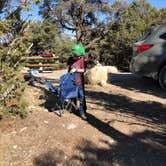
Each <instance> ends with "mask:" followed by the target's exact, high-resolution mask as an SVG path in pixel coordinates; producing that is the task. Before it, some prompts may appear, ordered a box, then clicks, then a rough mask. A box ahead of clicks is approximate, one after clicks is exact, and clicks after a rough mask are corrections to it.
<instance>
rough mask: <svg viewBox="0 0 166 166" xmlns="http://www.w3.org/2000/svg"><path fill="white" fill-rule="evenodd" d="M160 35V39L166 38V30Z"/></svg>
mask: <svg viewBox="0 0 166 166" xmlns="http://www.w3.org/2000/svg"><path fill="white" fill-rule="evenodd" d="M159 37H160V39H164V40H166V32H164V33H163V34H161V35H160V36H159Z"/></svg>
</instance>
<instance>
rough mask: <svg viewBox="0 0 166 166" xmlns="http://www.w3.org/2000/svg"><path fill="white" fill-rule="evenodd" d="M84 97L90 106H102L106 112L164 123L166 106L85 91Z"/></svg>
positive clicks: (165, 120) (149, 121) (148, 121)
mask: <svg viewBox="0 0 166 166" xmlns="http://www.w3.org/2000/svg"><path fill="white" fill-rule="evenodd" d="M86 96H88V97H89V98H91V99H92V102H91V103H92V104H95V105H98V106H101V105H103V106H104V107H105V109H106V111H111V112H113V111H114V112H120V113H123V114H125V115H132V116H134V117H136V118H138V119H139V120H142V121H145V122H147V123H156V124H165V123H166V111H165V110H166V105H162V104H160V103H158V102H148V101H147V102H145V101H133V100H131V99H130V98H128V97H126V96H121V95H114V94H109V93H105V92H95V91H87V92H86ZM96 108H97V106H96Z"/></svg>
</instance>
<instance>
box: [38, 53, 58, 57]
mask: <svg viewBox="0 0 166 166" xmlns="http://www.w3.org/2000/svg"><path fill="white" fill-rule="evenodd" d="M40 56H41V57H54V56H55V55H54V54H41V55H40Z"/></svg>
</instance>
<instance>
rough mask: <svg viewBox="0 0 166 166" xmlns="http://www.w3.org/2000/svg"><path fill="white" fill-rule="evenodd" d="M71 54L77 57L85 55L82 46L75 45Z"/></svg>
mask: <svg viewBox="0 0 166 166" xmlns="http://www.w3.org/2000/svg"><path fill="white" fill-rule="evenodd" d="M71 51H72V53H74V54H76V55H77V56H84V55H85V48H84V47H83V46H82V44H75V45H74V46H73V47H72V49H71Z"/></svg>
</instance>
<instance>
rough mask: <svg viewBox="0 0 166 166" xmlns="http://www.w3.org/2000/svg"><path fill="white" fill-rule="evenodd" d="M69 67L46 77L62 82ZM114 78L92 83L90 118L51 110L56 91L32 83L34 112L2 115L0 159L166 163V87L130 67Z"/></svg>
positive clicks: (27, 164) (127, 165)
mask: <svg viewBox="0 0 166 166" xmlns="http://www.w3.org/2000/svg"><path fill="white" fill-rule="evenodd" d="M64 72H65V71H64V70H59V71H55V72H53V73H43V74H42V77H43V78H47V79H50V80H52V81H53V82H54V83H55V85H56V84H57V82H58V78H59V76H60V75H61V74H62V73H64ZM109 78H110V83H109V84H108V85H107V86H105V87H101V86H89V85H88V86H86V96H87V106H88V110H87V115H88V121H83V120H81V119H80V118H79V117H78V116H77V115H76V114H74V113H69V112H65V114H64V116H63V117H59V116H57V115H56V114H55V113H53V112H49V111H48V110H49V109H50V108H51V107H52V106H53V105H54V103H55V98H54V96H52V95H49V96H48V94H45V93H46V91H45V90H44V89H45V87H44V86H42V85H40V84H37V85H36V86H34V87H32V86H28V87H27V88H26V90H25V93H26V98H27V99H28V101H29V107H28V113H29V114H28V117H27V118H26V119H20V118H18V117H10V118H4V119H2V120H1V121H0V165H3V166H31V165H33V166H55V165H73V166H76V165H104V166H107V165H108V166H156V165H158V166H164V165H165V163H166V143H165V140H166V125H165V124H166V105H165V104H166V93H164V92H163V91H162V90H161V89H160V87H159V86H158V84H157V82H156V81H154V80H151V79H142V78H139V77H136V76H135V75H133V74H130V73H118V74H112V75H110V77H109Z"/></svg>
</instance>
